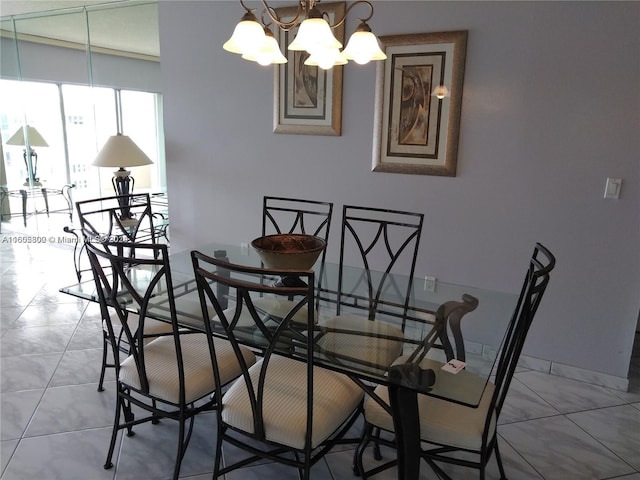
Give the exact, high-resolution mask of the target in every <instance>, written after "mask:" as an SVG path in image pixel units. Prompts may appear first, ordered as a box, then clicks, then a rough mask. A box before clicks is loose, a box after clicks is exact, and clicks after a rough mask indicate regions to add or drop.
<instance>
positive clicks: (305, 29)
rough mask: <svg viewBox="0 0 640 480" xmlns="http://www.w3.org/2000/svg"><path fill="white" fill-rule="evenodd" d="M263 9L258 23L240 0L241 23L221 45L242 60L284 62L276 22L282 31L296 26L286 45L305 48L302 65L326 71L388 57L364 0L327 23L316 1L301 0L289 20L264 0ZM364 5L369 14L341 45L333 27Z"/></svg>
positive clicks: (271, 62)
mask: <svg viewBox="0 0 640 480" xmlns="http://www.w3.org/2000/svg"><path fill="white" fill-rule="evenodd" d="M262 3H263V5H264V10H263V12H262V23H263V24H261V23H260V22H259V21H258V19H257V18H256V16H255V15H254V13H253V10H252V9H249V8H247V6H246V5H245V4H244V2H243V0H240V4H241V5H242V7H243V8H244V9H245V10H246V12H245V14H244V15H243V17H242V19H241V20H240V22H239V23H238V24H237V25H236V27H235V29H234V31H233V35H232V36H231V38H230V39H229V40H227V41H226V42H225V43H224V45H223V46H222V48H224V49H225V50H226V51H228V52H231V53H237V54H240V55H242V58H244V59H245V60H251V61H255V62H257V63H259V64H260V65H271V64H274V63H275V64H278V63H286V62H287V59H286V57H285V56H284V55H283V54H282V52H281V50H280V47H279V45H278V42H277V40H276V37H275V36H274V34H273V32H272V31H271V29H270V28H269V27H270V25H272V24H273V25H275V26H276V27H277V28H279V29H280V30H283V31H291V30H293V29H294V28H296V27H298V33H297V34H296V36H295V38H294V39H293V41H292V42H291V43H290V44H289V46H288V49H289V50H292V51H306V52H307V53H308V54H309V57H308V58H307V60H306V61H305V62H304V63H305V65H310V66H319V67H320V68H322V69H325V70H328V69H330V68H332V67H334V66H336V65H345V64H346V63H347V62H348V60H353V61H355V62H356V63H358V64H360V65H364V64H366V63H369V62H370V61H372V60H384V59H386V58H387V56H386V55H385V54H384V52H383V51H382V49H381V48H380V44H379V42H378V38H377V37H376V36H375V35H374V34H373V33H372V32H371V28H370V27H369V25H368V24H367V21H368V20H370V19H371V17H372V16H373V5H372V4H371V2H369V1H367V0H357V1H356V2H353V3H352V4H350V5H349V6H348V7H347V9H346V11H345V14H344V16H343V17H342V18H340V19H337V20H336V23H335V24H334V25H330V24H329V22H328V21H327V20H326V18H325V17H326V15H324V14H323V13H322V12H321V10H320V8H319V6H318V2H317V1H316V0H301V1H300V2H299V3H298V13H297V15H296V17H295V18H294V19H293V20H291V21H290V22H284V21H281V20H280V19H279V18H278V16H277V13H276V10H275V9H274V8H272V7H270V6H269V5H268V4H267V2H266V0H262ZM360 4H363V5H367V6H368V7H369V9H370V13H369V16H368V17H366V18H361V19H360V25H359V26H358V28H357V29H356V31H355V32H354V33H353V35H351V37H350V39H349V41H348V42H347V46H346V48H345V49H344V50H343V51H341V50H340V49H341V48H342V47H343V45H342V43H340V42H339V41H338V40H337V39H336V38H335V36H334V35H333V32H332V31H331V30H332V29H333V28H336V27H338V26H340V25H342V24H343V23H344V22H345V20H346V18H347V14H348V13H349V11H350V10H351V9H352V8H353V7H355V6H356V5H360Z"/></svg>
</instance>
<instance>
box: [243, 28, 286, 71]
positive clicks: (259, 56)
mask: <svg viewBox="0 0 640 480" xmlns="http://www.w3.org/2000/svg"><path fill="white" fill-rule="evenodd" d="M264 34H265V36H264V41H263V42H262V44H261V45H260V46H259V47H258V48H257V49H256V50H255V51H253V53H245V54H243V55H242V58H244V59H245V60H251V61H253V62H258V63H259V64H260V65H262V66H267V65H271V64H273V63H287V58H286V57H285V56H284V55H283V54H282V52H281V51H280V45H278V41H277V40H276V37H274V36H273V32H271V30H270V29H269V28H267V27H265V29H264Z"/></svg>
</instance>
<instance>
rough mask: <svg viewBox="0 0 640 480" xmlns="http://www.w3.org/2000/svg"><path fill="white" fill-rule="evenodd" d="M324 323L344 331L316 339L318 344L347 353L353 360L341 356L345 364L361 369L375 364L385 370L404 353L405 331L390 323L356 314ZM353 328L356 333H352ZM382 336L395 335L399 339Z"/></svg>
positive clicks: (339, 352)
mask: <svg viewBox="0 0 640 480" xmlns="http://www.w3.org/2000/svg"><path fill="white" fill-rule="evenodd" d="M321 326H324V327H327V328H331V329H340V330H344V332H335V331H333V332H327V333H326V334H325V335H323V336H322V337H320V338H319V339H318V341H317V345H318V346H320V347H322V348H323V349H324V350H326V351H327V352H331V353H335V354H338V355H347V356H349V357H351V358H353V359H354V360H353V361H349V360H348V359H347V360H345V359H341V362H342V363H343V364H344V365H347V366H353V367H355V368H357V369H359V370H362V369H367V368H370V367H367V364H375V365H377V366H378V368H377V370H381V371H382V372H386V370H387V368H388V367H389V365H391V364H392V363H393V362H394V360H395V359H397V358H398V357H399V356H400V355H401V353H402V346H403V338H404V335H403V333H402V330H400V329H399V328H397V327H395V326H393V325H389V324H388V323H385V322H382V321H377V320H374V321H371V320H369V319H367V318H365V317H359V316H357V315H339V316H337V317H333V318H330V319H328V320H326V322H323V323H322V324H321ZM350 331H351V332H353V333H349V332H350ZM363 333H365V334H364V335H363ZM379 336H384V337H394V338H397V339H398V340H393V339H392V338H379Z"/></svg>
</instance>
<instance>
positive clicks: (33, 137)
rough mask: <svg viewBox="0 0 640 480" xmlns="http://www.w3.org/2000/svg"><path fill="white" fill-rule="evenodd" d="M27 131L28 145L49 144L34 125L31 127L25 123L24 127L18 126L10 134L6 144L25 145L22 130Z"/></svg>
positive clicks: (45, 145)
mask: <svg viewBox="0 0 640 480" xmlns="http://www.w3.org/2000/svg"><path fill="white" fill-rule="evenodd" d="M25 130H26V131H27V136H28V137H29V146H30V147H48V146H49V144H48V143H47V141H46V140H45V139H44V138H43V137H42V135H40V132H39V131H38V130H36V127H31V126H29V125H27V126H26V127H24V128H23V127H20V128H18V130H17V131H16V133H14V134H13V135H11V138H10V139H9V140H7V145H20V146H23V147H24V146H25V145H26V144H27V143H26V141H25V135H24V131H25Z"/></svg>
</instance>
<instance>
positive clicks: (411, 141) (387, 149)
mask: <svg viewBox="0 0 640 480" xmlns="http://www.w3.org/2000/svg"><path fill="white" fill-rule="evenodd" d="M380 43H381V44H382V46H383V50H384V51H385V53H386V54H387V59H386V60H385V61H384V62H379V63H378V66H377V70H376V97H375V117H374V133H373V139H374V141H373V158H372V169H373V170H374V171H376V172H392V173H409V174H419V175H444V176H452V177H454V176H455V175H456V165H457V156H458V140H459V136H460V112H461V106H462V88H463V84H464V65H465V57H466V46H467V31H466V30H460V31H451V32H438V33H419V34H408V35H393V36H383V37H380Z"/></svg>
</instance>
